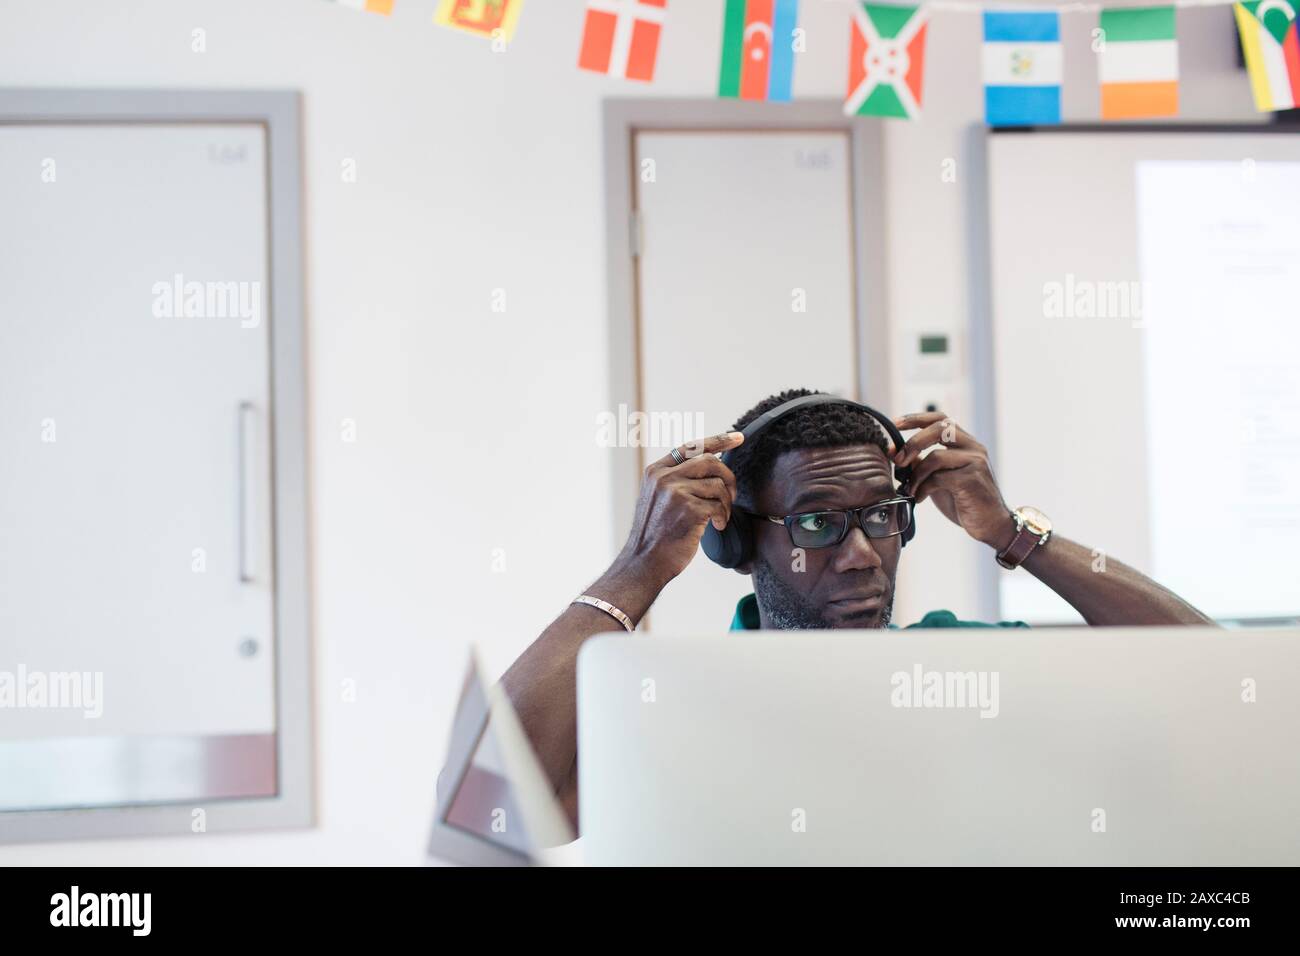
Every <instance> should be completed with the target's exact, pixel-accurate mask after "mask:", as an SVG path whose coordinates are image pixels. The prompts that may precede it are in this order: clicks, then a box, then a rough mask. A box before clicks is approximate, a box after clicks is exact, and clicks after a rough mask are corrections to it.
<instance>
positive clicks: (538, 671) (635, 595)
mask: <svg viewBox="0 0 1300 956" xmlns="http://www.w3.org/2000/svg"><path fill="white" fill-rule="evenodd" d="M663 587H664V584H663V583H660V582H659V581H658V580H657V579H655V578H653V577H652V576H650V575H647V574H646V573H645V572H644V571H643V570H641V569H639V568H635V567H632V566H631V565H630V564H629V563H628V562H627V561H626V560H623V559H620V560H618V561H615V562H614V564H613V565H611V566H610V569H609V570H608V571H606V572H605V573H604V574H603V575H601V576H600V578H599V579H597V580H596V582H595V583H593V584H592V585H591V587H589V588H587V590H586V593H587V594H590V595H591V596H592V597H598V598H600V599H602V600H604V601H608V602H609V603H610V604H613V605H615V606H616V607H618V608H619V609H620V610H622V611H623V613H624V614H626V615H627V616H628V617H630V618H631V619H632V623H633V624H636V623H638V622H639V621H640V620H641V618H642V617H644V616H645V613H646V611H648V610H649V609H650V605H651V604H653V603H654V601H655V598H657V597H658V596H659V592H660V591H661V590H663ZM607 631H615V632H618V633H620V634H622V633H625V632H624V630H623V627H622V625H621V624H619V622H618V621H616V620H615V619H614V618H613V617H611V616H610V615H608V614H606V613H605V612H604V611H601V610H599V609H597V608H594V607H590V606H588V605H585V604H573V605H570V606H569V607H568V608H566V609H565V611H564V612H563V613H562V614H561V615H560V616H559V617H557V618H556V619H555V620H554V621H552V622H551V624H550V626H549V627H547V629H546V630H545V631H543V632H542V634H541V636H540V637H538V638H537V640H535V641H533V643H532V644H531V645H529V647H528V649H527V650H526V651H524V653H523V654H522V655H520V657H519V659H518V660H517V661H515V662H514V664H512V665H511V667H510V669H509V670H508V671H506V673H505V676H504V677H502V678H501V685H502V686H503V687H504V688H505V691H506V693H507V694H508V695H509V696H510V700H511V703H512V704H513V705H514V708H515V710H516V712H517V713H518V714H519V720H520V722H521V723H522V724H523V727H524V732H525V733H526V734H527V735H528V739H529V741H530V742H531V743H532V745H533V749H534V751H535V752H536V753H537V757H538V759H539V760H540V761H541V764H542V769H543V770H544V771H545V772H546V776H547V778H548V779H549V780H550V781H551V785H552V786H553V787H554V788H555V790H556V791H557V792H559V791H560V790H561V789H562V788H564V787H565V786H566V785H567V784H568V783H569V778H570V774H571V772H572V770H573V765H574V760H575V759H576V756H577V751H578V705H577V660H578V651H580V650H581V649H582V645H583V644H584V643H585V642H586V640H587V638H589V637H592V636H593V635H595V634H600V633H603V632H607Z"/></svg>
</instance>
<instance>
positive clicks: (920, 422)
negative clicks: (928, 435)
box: [894, 412, 948, 432]
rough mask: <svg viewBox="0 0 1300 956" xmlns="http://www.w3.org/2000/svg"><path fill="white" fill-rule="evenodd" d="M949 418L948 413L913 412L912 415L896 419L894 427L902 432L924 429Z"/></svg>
mask: <svg viewBox="0 0 1300 956" xmlns="http://www.w3.org/2000/svg"><path fill="white" fill-rule="evenodd" d="M947 417H948V413H947V412H912V414H910V415H904V416H902V417H901V418H895V419H894V426H895V427H896V428H897V429H898V430H899V431H900V432H902V431H907V430H908V429H909V428H924V427H925V426H926V425H933V424H934V423H935V422H941V421H943V420H944V419H945V418H947Z"/></svg>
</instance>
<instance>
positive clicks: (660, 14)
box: [578, 0, 668, 82]
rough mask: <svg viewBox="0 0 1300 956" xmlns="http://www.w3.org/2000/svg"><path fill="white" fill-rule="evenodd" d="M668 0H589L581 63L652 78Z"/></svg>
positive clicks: (601, 70)
mask: <svg viewBox="0 0 1300 956" xmlns="http://www.w3.org/2000/svg"><path fill="white" fill-rule="evenodd" d="M667 5H668V0H587V22H586V24H585V25H584V26H583V28H582V50H581V52H580V53H579V54H578V66H579V67H581V68H582V69H584V70H593V71H595V72H596V73H608V74H610V75H611V76H622V77H626V78H627V79H629V80H644V81H646V82H649V81H650V80H653V79H654V75H655V58H656V57H657V56H658V55H659V31H660V28H661V25H662V24H663V22H664V14H665V12H666V10H665V8H666V7H667Z"/></svg>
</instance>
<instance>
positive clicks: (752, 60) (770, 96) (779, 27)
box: [718, 0, 799, 102]
mask: <svg viewBox="0 0 1300 956" xmlns="http://www.w3.org/2000/svg"><path fill="white" fill-rule="evenodd" d="M798 21H799V0H727V7H726V12H725V13H724V15H723V21H722V68H721V69H720V70H719V72H718V95H719V96H727V97H733V98H734V97H740V98H741V99H742V100H779V101H781V102H784V101H786V100H789V99H790V87H791V85H792V83H793V81H794V47H793V45H792V43H791V37H792V35H793V34H794V30H795V26H796V24H797V23H798Z"/></svg>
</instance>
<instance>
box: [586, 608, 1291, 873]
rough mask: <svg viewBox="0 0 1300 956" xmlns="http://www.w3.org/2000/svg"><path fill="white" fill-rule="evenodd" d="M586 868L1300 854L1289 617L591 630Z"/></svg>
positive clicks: (1197, 860)
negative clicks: (897, 627) (1274, 622)
mask: <svg viewBox="0 0 1300 956" xmlns="http://www.w3.org/2000/svg"><path fill="white" fill-rule="evenodd" d="M578 725H579V726H578V736H579V745H578V753H579V759H578V768H579V787H580V822H581V832H582V837H583V839H582V843H583V846H584V855H585V859H586V860H587V862H588V863H592V864H1098V865H1100V864H1120V865H1192V864H1222V865H1232V864H1273V865H1276V864H1290V865H1294V864H1300V629H1295V628H1276V629H1258V630H1255V629H1249V630H1217V629H1210V628H1107V629H1088V628H1068V629H1036V630H1030V631H1015V632H1012V631H1000V630H978V631H977V630H949V631H929V632H923V633H918V632H916V631H911V632H907V633H882V632H879V631H874V632H827V631H817V632H813V631H806V632H785V633H775V632H770V633H760V634H728V635H726V636H703V637H659V636H654V637H641V636H633V637H628V636H622V635H609V636H602V637H598V638H595V639H593V640H591V641H589V642H588V643H587V645H586V646H585V647H584V648H583V650H582V653H581V655H580V657H579V662H578Z"/></svg>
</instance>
